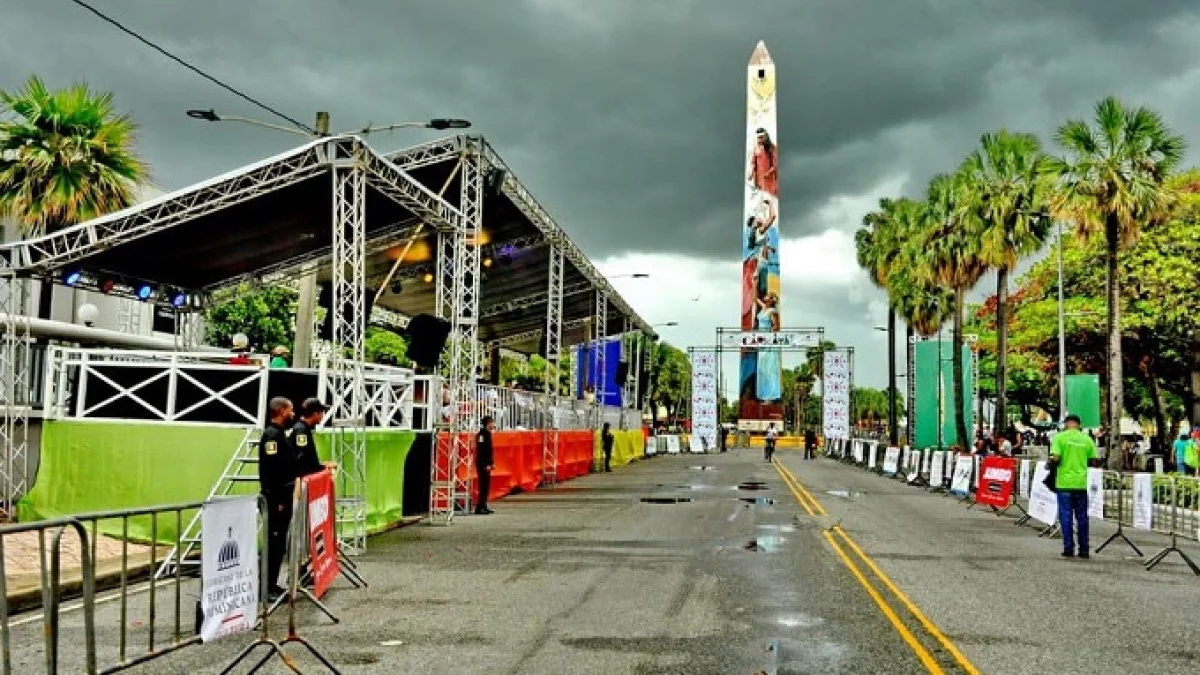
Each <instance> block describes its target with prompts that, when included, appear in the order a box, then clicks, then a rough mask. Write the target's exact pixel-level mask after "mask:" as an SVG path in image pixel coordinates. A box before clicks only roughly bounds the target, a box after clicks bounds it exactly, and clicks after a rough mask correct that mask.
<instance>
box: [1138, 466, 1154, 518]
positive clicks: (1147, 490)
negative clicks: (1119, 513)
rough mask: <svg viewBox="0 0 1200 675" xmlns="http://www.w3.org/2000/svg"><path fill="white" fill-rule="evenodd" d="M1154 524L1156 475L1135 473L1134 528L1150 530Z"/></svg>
mask: <svg viewBox="0 0 1200 675" xmlns="http://www.w3.org/2000/svg"><path fill="white" fill-rule="evenodd" d="M1153 524H1154V477H1153V476H1152V475H1150V474H1148V473H1135V474H1134V475H1133V528H1134V529H1135V530H1149V529H1151V527H1152V526H1153Z"/></svg>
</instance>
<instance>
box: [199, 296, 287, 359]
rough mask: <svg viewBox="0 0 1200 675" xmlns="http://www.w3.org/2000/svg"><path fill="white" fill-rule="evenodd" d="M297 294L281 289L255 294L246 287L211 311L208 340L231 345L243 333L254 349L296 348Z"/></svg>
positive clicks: (213, 343)
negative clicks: (293, 346) (294, 346)
mask: <svg viewBox="0 0 1200 675" xmlns="http://www.w3.org/2000/svg"><path fill="white" fill-rule="evenodd" d="M296 301H297V295H296V292H295V291H293V290H291V289H288V288H283V287H280V286H268V287H266V288H263V289H260V290H257V291H252V290H251V289H250V287H249V286H242V287H239V288H238V289H237V292H236V293H234V294H233V298H232V299H231V300H228V301H226V302H223V303H221V304H218V305H214V306H213V307H212V308H210V309H209V310H208V313H207V316H206V319H207V320H206V322H205V323H206V325H207V336H206V337H207V341H208V343H209V344H212V345H217V346H230V345H232V344H233V336H234V335H236V334H237V333H243V334H245V335H246V337H248V338H249V339H250V348H251V349H253V350H255V351H262V352H265V351H269V350H270V349H271V348H273V347H275V346H276V345H283V346H285V347H287V348H288V349H291V348H292V345H293V343H294V342H295V339H296V326H295V323H296Z"/></svg>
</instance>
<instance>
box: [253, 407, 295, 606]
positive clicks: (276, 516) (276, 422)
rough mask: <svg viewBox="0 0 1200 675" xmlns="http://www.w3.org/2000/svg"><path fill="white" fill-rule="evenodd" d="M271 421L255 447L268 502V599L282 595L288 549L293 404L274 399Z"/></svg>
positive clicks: (292, 494) (292, 478)
mask: <svg viewBox="0 0 1200 675" xmlns="http://www.w3.org/2000/svg"><path fill="white" fill-rule="evenodd" d="M267 408H268V412H267V414H268V416H269V417H270V420H269V421H268V422H267V428H266V429H263V433H262V439H261V440H260V441H259V444H258V482H259V485H260V486H261V489H262V494H263V497H264V498H265V499H266V502H267V596H268V597H275V596H278V595H280V594H282V593H283V588H281V587H280V586H279V568H280V567H281V566H282V565H283V556H284V553H285V552H286V549H287V535H288V527H289V526H290V525H291V522H292V500H293V499H294V497H295V490H296V475H297V463H296V449H295V446H293V445H292V441H291V439H289V438H288V435H287V431H286V429H287V428H288V426H289V425H290V424H291V422H292V402H291V401H289V400H287V399H286V398H283V397H278V396H277V397H275V398H273V399H271V402H270V403H269V404H268V406H267Z"/></svg>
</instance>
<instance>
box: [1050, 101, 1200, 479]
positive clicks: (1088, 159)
mask: <svg viewBox="0 0 1200 675" xmlns="http://www.w3.org/2000/svg"><path fill="white" fill-rule="evenodd" d="M1055 140H1057V142H1058V144H1059V145H1060V146H1061V147H1062V148H1063V150H1064V151H1065V153H1066V156H1065V157H1063V158H1062V159H1059V160H1056V161H1055V162H1054V169H1055V171H1056V172H1057V173H1058V174H1059V175H1060V177H1061V185H1060V186H1059V192H1058V194H1057V196H1056V197H1055V199H1054V205H1053V210H1054V212H1055V214H1056V215H1058V216H1059V217H1061V218H1063V219H1064V220H1068V221H1070V222H1073V223H1074V224H1075V226H1076V228H1077V229H1078V230H1079V232H1080V233H1081V234H1083V235H1084V236H1088V235H1093V236H1094V235H1103V237H1104V242H1105V245H1106V248H1105V263H1106V265H1107V273H1108V284H1107V286H1108V288H1107V293H1106V294H1107V296H1108V354H1107V357H1108V378H1107V379H1108V442H1107V446H1108V449H1109V452H1108V465H1109V467H1112V468H1119V467H1120V466H1121V453H1120V452H1118V451H1117V449H1118V448H1120V438H1121V437H1120V433H1121V431H1120V430H1121V414H1122V412H1123V410H1124V405H1123V404H1124V398H1125V396H1124V394H1125V392H1124V386H1123V384H1124V383H1123V382H1122V379H1121V378H1122V368H1121V302H1120V300H1121V284H1120V277H1119V275H1118V272H1117V261H1118V257H1119V255H1120V251H1121V249H1122V248H1124V247H1127V246H1129V245H1131V244H1132V243H1133V242H1134V241H1135V240H1136V239H1137V235H1138V233H1139V232H1140V230H1141V228H1142V227H1144V226H1146V225H1148V224H1152V223H1155V222H1158V221H1160V220H1162V219H1163V218H1165V217H1167V216H1168V215H1169V213H1170V209H1171V206H1172V204H1173V203H1174V201H1175V199H1176V193H1175V190H1174V189H1173V188H1171V187H1170V186H1169V185H1168V183H1167V178H1168V177H1169V176H1170V174H1171V171H1172V170H1173V169H1174V168H1175V167H1176V166H1177V165H1178V164H1179V161H1180V159H1181V158H1182V157H1183V151H1184V147H1185V144H1184V140H1183V137H1182V136H1178V135H1176V134H1174V133H1172V131H1171V129H1170V128H1169V127H1168V126H1167V124H1166V122H1164V121H1163V118H1162V116H1160V115H1159V114H1158V113H1157V112H1154V111H1153V110H1150V109H1148V108H1144V107H1138V108H1126V107H1125V106H1124V105H1122V104H1121V102H1120V101H1118V100H1117V99H1116V98H1113V97H1109V98H1106V99H1104V100H1102V101H1100V102H1099V103H1097V104H1096V117H1095V126H1092V125H1090V124H1089V123H1088V122H1087V121H1084V120H1068V121H1067V122H1065V123H1064V124H1063V125H1062V126H1061V127H1059V128H1058V133H1057V134H1056V136H1055Z"/></svg>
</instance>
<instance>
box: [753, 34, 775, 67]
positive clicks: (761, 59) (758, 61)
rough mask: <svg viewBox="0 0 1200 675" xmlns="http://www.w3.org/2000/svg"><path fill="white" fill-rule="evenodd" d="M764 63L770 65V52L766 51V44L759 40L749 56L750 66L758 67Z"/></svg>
mask: <svg viewBox="0 0 1200 675" xmlns="http://www.w3.org/2000/svg"><path fill="white" fill-rule="evenodd" d="M764 63H772V61H771V52H769V51H767V43H765V42H763V41H762V40H759V41H758V45H757V46H755V47H754V53H752V54H751V55H750V65H752V66H759V65H762V64H764Z"/></svg>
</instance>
